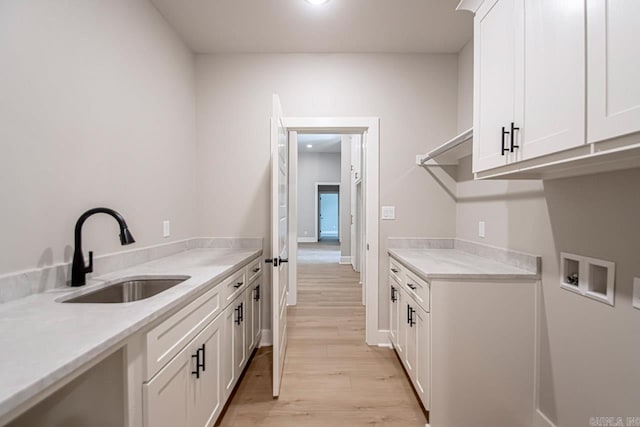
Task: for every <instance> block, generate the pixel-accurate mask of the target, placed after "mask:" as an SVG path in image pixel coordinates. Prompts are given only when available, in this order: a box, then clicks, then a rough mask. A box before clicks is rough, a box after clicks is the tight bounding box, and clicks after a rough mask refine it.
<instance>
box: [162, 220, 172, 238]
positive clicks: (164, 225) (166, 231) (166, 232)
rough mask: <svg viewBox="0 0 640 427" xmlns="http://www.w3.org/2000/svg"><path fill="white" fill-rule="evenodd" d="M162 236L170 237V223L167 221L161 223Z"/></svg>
mask: <svg viewBox="0 0 640 427" xmlns="http://www.w3.org/2000/svg"><path fill="white" fill-rule="evenodd" d="M162 236H163V237H169V236H171V222H170V221H169V220H166V221H162Z"/></svg>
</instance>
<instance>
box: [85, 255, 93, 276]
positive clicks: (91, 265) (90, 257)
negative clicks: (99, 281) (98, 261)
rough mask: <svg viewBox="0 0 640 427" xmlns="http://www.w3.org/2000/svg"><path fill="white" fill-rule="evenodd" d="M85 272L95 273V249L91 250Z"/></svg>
mask: <svg viewBox="0 0 640 427" xmlns="http://www.w3.org/2000/svg"><path fill="white" fill-rule="evenodd" d="M85 273H93V251H89V265H88V266H86V267H85Z"/></svg>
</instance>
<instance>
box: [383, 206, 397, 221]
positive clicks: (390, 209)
mask: <svg viewBox="0 0 640 427" xmlns="http://www.w3.org/2000/svg"><path fill="white" fill-rule="evenodd" d="M382 219H396V207H395V206H383V207H382Z"/></svg>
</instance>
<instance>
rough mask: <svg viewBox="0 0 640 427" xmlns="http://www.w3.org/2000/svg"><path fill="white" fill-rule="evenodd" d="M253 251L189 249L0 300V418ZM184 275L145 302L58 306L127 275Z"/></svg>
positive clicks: (181, 303) (257, 252) (254, 252)
mask: <svg viewBox="0 0 640 427" xmlns="http://www.w3.org/2000/svg"><path fill="white" fill-rule="evenodd" d="M261 252H262V251H261V250H256V249H194V250H190V251H186V252H181V253H179V254H176V255H172V256H169V257H166V258H161V259H157V260H155V261H151V262H148V263H145V264H141V265H138V266H135V267H131V268H128V269H125V270H121V271H118V272H114V273H110V274H106V275H104V276H101V277H99V278H96V279H93V280H91V281H90V283H89V284H88V285H87V286H84V287H82V288H65V289H56V290H54V291H50V292H45V293H41V294H36V295H31V296H29V297H26V298H23V299H19V300H16V301H12V302H9V303H5V304H0V349H2V350H1V351H0V420H1V419H2V418H3V417H4V416H5V415H7V414H9V413H10V412H11V411H13V410H14V409H15V408H17V407H19V406H20V405H22V404H23V403H25V402H28V401H29V400H30V399H31V398H33V397H35V396H36V395H38V394H39V393H40V392H42V391H43V390H45V389H46V388H47V387H49V386H51V385H53V384H55V383H56V382H57V381H59V380H60V379H62V378H65V377H66V376H68V375H70V374H72V373H73V372H74V371H75V370H76V369H78V368H80V367H81V366H83V365H85V364H86V363H88V362H91V361H92V360H94V359H96V358H97V357H99V356H101V355H102V354H104V353H105V352H106V351H108V350H111V349H113V348H114V346H116V345H118V344H120V343H122V342H123V341H124V340H126V339H127V338H129V337H131V336H132V335H133V334H135V333H137V332H139V331H141V330H142V329H143V328H144V327H145V326H147V325H149V324H150V323H151V322H153V321H154V320H157V319H158V318H160V317H163V316H165V315H167V314H168V313H170V312H172V311H174V310H175V309H177V308H178V307H181V306H184V305H186V304H187V303H188V302H189V301H192V300H193V299H194V298H195V297H196V296H198V295H200V294H202V293H204V292H205V290H207V289H210V286H209V285H210V284H211V283H212V282H217V281H220V280H221V279H223V278H224V277H225V276H227V275H229V274H231V273H232V272H233V271H235V270H237V269H238V268H239V267H240V266H241V265H242V264H245V263H247V262H249V261H250V260H252V259H253V258H256V257H257V256H259V255H260V254H261ZM159 275H172V276H176V275H180V276H182V275H184V276H190V277H191V278H190V279H188V280H186V281H185V282H183V283H180V284H179V285H177V286H175V287H173V288H171V289H168V290H167V291H165V292H162V293H160V294H158V295H155V296H153V297H151V298H148V299H146V300H141V301H136V302H131V303H124V304H62V303H60V302H57V301H56V300H59V299H66V298H65V297H68V296H69V295H70V294H75V293H77V292H83V293H84V292H86V291H87V290H88V289H89V288H92V289H93V288H99V287H101V286H104V283H105V282H106V281H112V280H115V279H120V278H124V277H132V276H138V277H140V276H159Z"/></svg>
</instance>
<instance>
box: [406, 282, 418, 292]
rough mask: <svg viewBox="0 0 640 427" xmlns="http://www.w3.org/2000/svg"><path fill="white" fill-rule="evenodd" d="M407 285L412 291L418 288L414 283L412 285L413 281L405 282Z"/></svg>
mask: <svg viewBox="0 0 640 427" xmlns="http://www.w3.org/2000/svg"><path fill="white" fill-rule="evenodd" d="M407 286H408V287H409V288H411V290H412V291H415V290H416V289H418V287H417V286H416V285H414V284H413V283H407Z"/></svg>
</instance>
